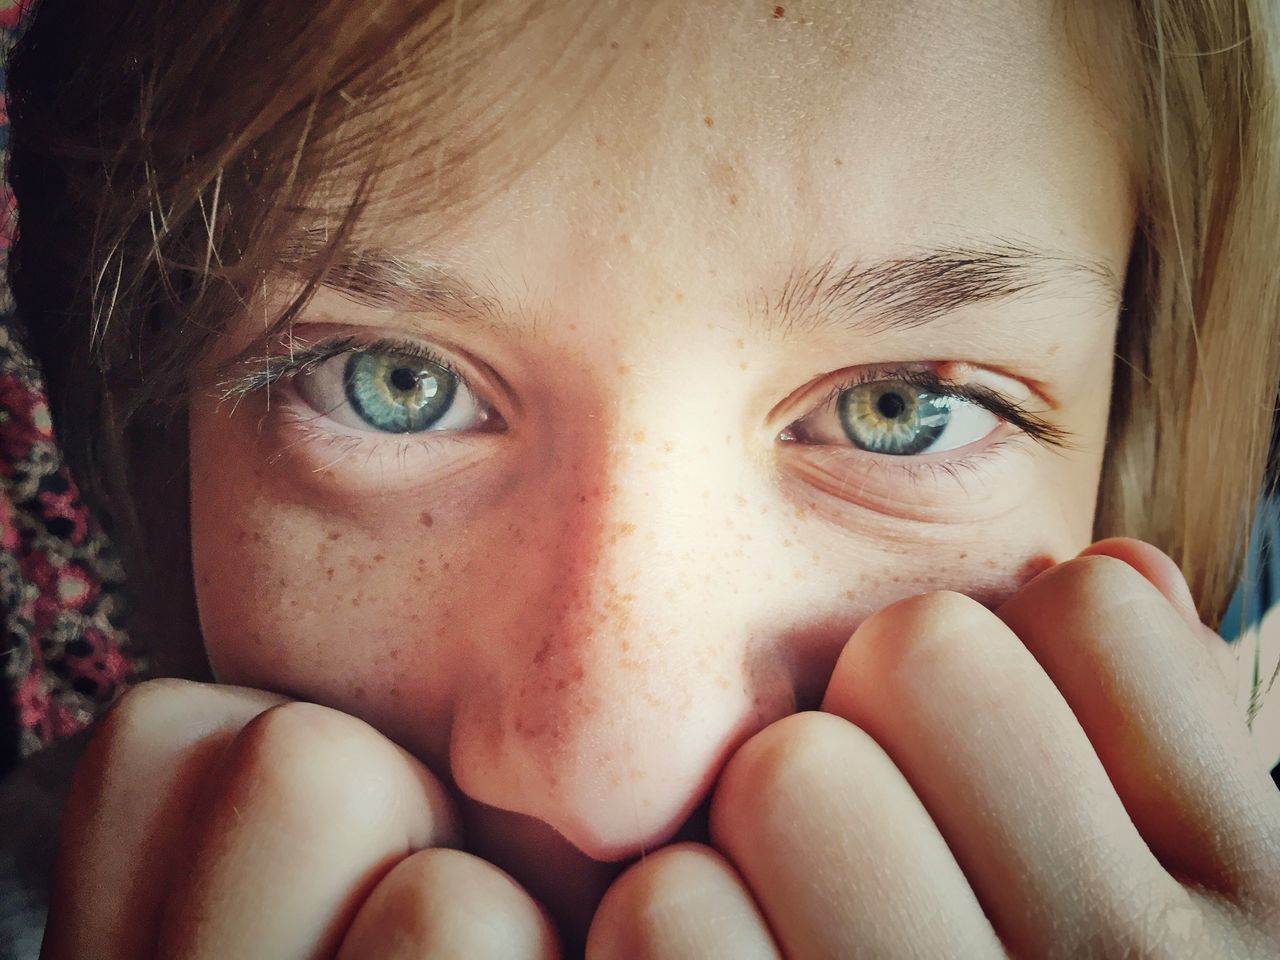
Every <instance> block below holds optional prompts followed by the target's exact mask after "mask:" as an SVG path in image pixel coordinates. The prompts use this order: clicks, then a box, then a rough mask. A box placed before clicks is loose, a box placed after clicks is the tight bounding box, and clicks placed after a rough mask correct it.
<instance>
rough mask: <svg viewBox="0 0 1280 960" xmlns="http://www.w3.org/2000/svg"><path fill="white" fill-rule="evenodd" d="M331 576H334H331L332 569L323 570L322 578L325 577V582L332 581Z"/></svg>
mask: <svg viewBox="0 0 1280 960" xmlns="http://www.w3.org/2000/svg"><path fill="white" fill-rule="evenodd" d="M333 575H334V574H333V567H329V568H328V569H327V570H325V572H324V576H325V579H326V580H329V581H332V580H333Z"/></svg>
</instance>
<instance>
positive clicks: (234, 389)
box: [217, 334, 471, 402]
mask: <svg viewBox="0 0 1280 960" xmlns="http://www.w3.org/2000/svg"><path fill="white" fill-rule="evenodd" d="M275 345H276V347H277V349H279V350H280V352H278V353H270V352H268V353H265V354H263V353H251V352H250V351H246V352H245V353H242V354H240V355H239V356H238V357H236V358H234V359H232V360H231V361H229V362H228V363H227V364H225V365H224V366H223V368H222V370H221V371H220V374H221V375H220V376H219V377H218V380H217V387H218V395H219V399H220V401H222V402H227V401H231V400H236V399H239V398H243V397H244V396H247V395H248V394H250V393H254V392H256V391H258V390H262V389H267V388H268V387H270V386H271V385H272V384H274V383H276V382H278V381H279V380H281V379H282V378H284V377H287V376H297V375H298V374H301V373H305V372H307V371H308V370H310V369H312V368H314V367H317V366H319V365H320V364H322V363H326V362H328V361H329V360H332V359H334V358H335V357H340V356H343V355H344V354H348V353H360V352H369V353H403V354H405V355H407V356H414V357H418V358H420V359H423V360H427V361H429V362H430V363H434V364H436V365H437V366H439V367H442V368H443V369H444V370H445V371H447V372H448V373H449V375H450V376H452V377H455V378H456V379H457V380H458V381H459V382H461V383H462V384H463V385H465V386H467V387H468V388H470V387H471V379H470V378H469V377H468V376H467V375H466V374H465V373H463V372H462V371H461V370H459V369H458V367H457V365H456V364H454V363H453V362H451V361H450V360H449V358H448V357H445V356H443V355H442V354H440V353H438V352H437V351H435V350H434V349H432V348H431V347H430V346H428V345H427V344H425V343H423V342H420V341H415V340H408V339H397V338H387V337H377V338H374V339H372V340H364V339H363V338H360V337H358V336H356V335H353V334H338V335H335V336H333V337H331V338H328V339H324V338H321V339H319V340H317V341H312V342H308V341H304V340H301V339H294V340H290V341H287V342H283V343H281V342H279V341H278V340H277V341H276V344H275ZM246 354H247V355H246Z"/></svg>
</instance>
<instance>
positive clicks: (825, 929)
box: [711, 713, 1005, 960]
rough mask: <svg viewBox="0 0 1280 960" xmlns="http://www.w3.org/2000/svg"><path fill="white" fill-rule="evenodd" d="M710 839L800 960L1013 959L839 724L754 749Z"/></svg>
mask: <svg viewBox="0 0 1280 960" xmlns="http://www.w3.org/2000/svg"><path fill="white" fill-rule="evenodd" d="M711 836H712V839H713V841H714V843H715V846H716V847H717V849H719V850H720V851H721V852H722V853H724V854H725V856H727V857H728V858H729V860H730V861H731V862H732V863H733V864H734V866H735V867H736V868H737V869H738V870H739V871H740V872H741V874H742V877H743V879H744V880H746V882H747V885H748V886H749V887H750V889H751V892H752V894H753V895H754V897H755V900H756V902H757V903H759V905H760V907H761V909H762V910H763V912H764V915H765V917H766V919H767V920H768V922H769V924H770V927H771V928H772V930H773V933H774V935H775V937H776V938H777V942H778V944H779V946H780V947H781V949H782V952H783V954H784V955H785V956H787V957H789V958H793V960H807V958H810V957H813V958H818V957H943V956H955V957H966V958H974V960H981V958H985V957H1001V958H1002V957H1004V956H1005V954H1004V951H1003V949H1002V948H1001V946H1000V943H999V941H998V940H997V938H996V935H995V933H994V931H993V930H992V928H991V925H990V924H989V923H988V921H987V919H986V918H985V917H984V916H983V914H982V908H981V906H980V905H979V903H978V901H977V899H976V898H975V897H974V894H973V891H972V890H971V889H970V888H969V884H968V882H967V881H966V880H965V877H964V875H963V873H961V871H960V868H959V866H958V865H957V863H956V860H955V858H954V856H953V855H952V853H951V851H950V850H948V849H947V845H946V843H945V842H944V841H943V839H942V837H941V835H940V834H939V833H938V830H937V829H936V827H935V826H934V824H933V822H932V821H931V820H930V818H929V814H928V812H927V811H926V810H925V809H924V807H923V806H922V805H921V804H920V801H919V799H917V797H916V796H915V794H914V793H913V792H912V790H911V787H910V785H909V784H908V783H907V782H906V780H905V779H904V778H903V776H902V774H901V773H900V772H899V771H898V769H897V768H896V767H895V766H894V765H893V763H892V762H891V761H890V760H889V758H888V757H887V756H886V755H885V753H884V751H883V750H881V749H880V747H879V746H878V745H877V744H876V743H875V741H873V740H872V739H871V738H870V737H868V736H867V735H866V734H865V733H864V732H863V731H861V730H859V729H858V728H857V727H855V726H853V725H852V724H850V723H847V722H846V721H844V720H842V719H840V718H839V717H833V716H831V715H830V714H825V713H799V714H793V715H792V716H789V717H785V718H784V719H782V720H779V721H777V722H776V723H774V724H772V725H771V726H769V727H766V728H765V729H764V730H763V731H761V732H760V733H758V734H756V736H754V737H753V738H752V739H751V740H749V741H747V743H746V744H745V745H744V746H743V747H742V748H741V749H739V751H738V752H737V753H736V754H734V756H733V757H732V758H731V759H730V761H729V763H728V764H727V766H726V767H725V771H724V773H723V774H722V776H721V779H720V783H719V786H718V787H717V789H716V793H715V796H714V798H713V800H712V804H711Z"/></svg>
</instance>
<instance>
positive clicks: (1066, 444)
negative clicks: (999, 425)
mask: <svg viewBox="0 0 1280 960" xmlns="http://www.w3.org/2000/svg"><path fill="white" fill-rule="evenodd" d="M883 380H896V381H899V382H901V383H906V384H909V385H910V386H913V387H916V388H918V389H920V390H923V391H925V392H927V393H933V394H937V395H938V396H944V397H954V398H956V399H957V400H965V401H968V402H969V403H974V404H977V405H978V406H979V407H982V408H983V409H984V410H986V411H988V412H989V413H991V414H993V415H994V416H997V417H999V418H1000V419H1001V420H1004V421H1005V422H1007V423H1011V424H1013V425H1014V426H1015V427H1017V428H1018V429H1019V430H1021V431H1022V432H1023V433H1024V434H1026V435H1027V436H1028V437H1030V438H1031V439H1032V440H1034V441H1036V442H1037V443H1039V444H1041V445H1043V446H1045V447H1050V448H1056V449H1069V448H1070V447H1071V446H1072V445H1073V444H1072V437H1071V434H1070V433H1068V432H1067V431H1066V430H1064V429H1062V428H1061V427H1059V426H1056V425H1055V424H1052V423H1050V422H1049V421H1048V420H1045V419H1044V418H1043V417H1041V416H1038V415H1037V414H1034V413H1032V412H1031V411H1029V410H1028V409H1027V408H1026V407H1024V406H1022V405H1021V404H1020V403H1018V402H1017V401H1015V400H1011V399H1010V398H1009V397H1006V396H1005V395H1004V394H1002V393H1000V392H998V391H996V390H992V389H991V388H989V387H984V386H981V385H980V384H976V383H956V382H953V381H950V380H947V379H946V378H945V377H942V376H939V375H938V373H937V372H935V371H934V370H930V369H928V368H925V367H869V368H865V369H863V370H859V371H858V372H857V373H856V374H854V375H853V376H852V377H847V378H845V379H843V380H840V381H838V382H837V383H836V385H835V386H833V387H832V388H831V389H830V390H829V391H828V392H827V394H826V396H825V397H824V398H823V399H822V401H821V403H820V404H818V405H817V406H819V407H820V406H826V405H827V404H831V403H835V402H836V400H837V399H838V398H839V397H840V395H841V394H842V393H844V392H845V391H846V390H852V389H853V388H854V387H860V386H863V385H864V384H868V383H878V382H880V381H883ZM815 409H817V407H815ZM993 448H994V446H993V447H988V448H987V450H986V451H982V452H983V453H986V452H989V451H990V450H991V449H993ZM873 456H875V455H874V454H873ZM894 459H896V460H899V461H908V460H910V459H911V458H909V457H897V458H894ZM963 460H964V458H963V457H959V458H952V459H951V460H949V461H935V462H938V463H943V464H945V463H951V464H957V463H961V462H962V461H963Z"/></svg>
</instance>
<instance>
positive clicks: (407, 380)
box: [389, 367, 418, 393]
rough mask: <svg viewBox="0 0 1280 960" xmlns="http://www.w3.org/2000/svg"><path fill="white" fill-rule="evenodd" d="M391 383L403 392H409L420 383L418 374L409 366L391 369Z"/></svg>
mask: <svg viewBox="0 0 1280 960" xmlns="http://www.w3.org/2000/svg"><path fill="white" fill-rule="evenodd" d="M389 379H390V380H391V385H392V386H393V387H395V388H396V389H397V390H399V391H400V392H402V393H408V392H409V391H410V390H412V389H413V388H414V387H416V386H417V385H418V375H417V374H416V373H414V372H413V371H412V370H410V369H409V368H408V367H397V368H396V369H394V370H392V371H391V376H390V378H389Z"/></svg>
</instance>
